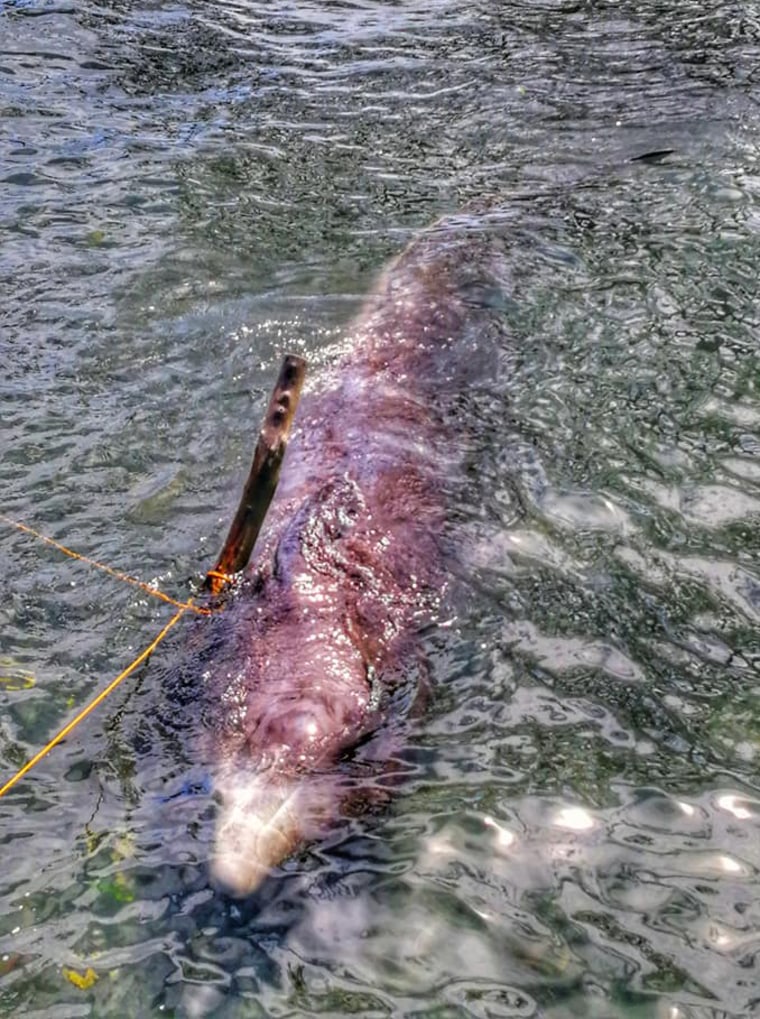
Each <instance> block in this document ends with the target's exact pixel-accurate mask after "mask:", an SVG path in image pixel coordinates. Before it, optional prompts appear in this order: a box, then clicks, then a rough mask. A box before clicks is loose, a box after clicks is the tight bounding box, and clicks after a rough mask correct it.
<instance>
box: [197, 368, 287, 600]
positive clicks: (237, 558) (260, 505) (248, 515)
mask: <svg viewBox="0 0 760 1019" xmlns="http://www.w3.org/2000/svg"><path fill="white" fill-rule="evenodd" d="M305 374H306V361H305V360H304V359H303V358H302V357H298V356H297V355H296V354H286V355H285V357H284V358H283V361H282V367H281V368H280V374H279V375H278V377H277V382H276V383H275V387H274V390H273V392H272V397H271V399H270V401H269V406H268V407H267V412H266V415H265V417H264V423H263V425H262V427H261V432H260V433H259V439H258V442H257V443H256V450H255V452H254V454H253V463H252V464H251V471H250V473H249V475H248V480H247V481H246V483H245V487H244V488H243V495H242V498H241V499H240V505H239V506H238V510H237V513H236V514H235V519H234V520H233V521H232V526H231V527H230V532H229V534H228V535H227V540H226V541H225V543H224V547H223V548H222V551H221V553H220V554H219V559H218V560H217V563H216V566H215V567H214V568H213V570H209V572H208V573H207V574H206V581H205V586H206V588H207V589H208V590H209V591H211V592H212V594H219V592H220V591H222V590H223V589H224V588H225V587H226V586H227V584H228V583H229V582H230V580H231V579H232V577H233V576H234V575H235V574H236V573H239V572H240V571H241V570H243V569H245V567H246V566H247V565H248V560H249V559H250V558H251V552H252V551H253V546H254V544H255V543H256V538H257V537H258V535H259V531H260V530H261V525H262V524H263V523H264V518H265V517H266V514H267V510H268V509H269V504H270V503H271V501H272V497H273V495H274V493H275V489H276V488H277V481H278V478H279V476H280V466H281V465H282V460H283V457H284V456H285V450H286V448H287V444H288V436H289V435H290V428H291V425H292V424H293V418H294V417H295V413H296V407H297V406H298V400H299V398H300V396H301V387H302V386H303V380H304V376H305Z"/></svg>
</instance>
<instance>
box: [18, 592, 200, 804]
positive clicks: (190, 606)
mask: <svg viewBox="0 0 760 1019" xmlns="http://www.w3.org/2000/svg"><path fill="white" fill-rule="evenodd" d="M193 609H195V606H194V605H193V604H192V602H186V603H185V604H184V605H181V606H180V608H179V610H178V611H177V612H175V613H174V615H173V616H172V618H171V619H170V620H169V622H168V623H167V624H166V626H165V627H164V628H163V630H161V632H160V633H159V634H158V636H156V637H155V638H154V639H153V640H152V641H151V642H150V644H149V645H148V646H147V647H146V648H145V650H144V651H141V652H140V654H139V655H138V656H137V658H135V660H134V661H133V662H132V663H131V664H130V665H128V666H127V667H126V669H124V671H123V672H120V673H119V675H118V676H117V677H116V679H113V680H111V682H110V683H109V684H108V686H107V687H106V688H105V690H101V692H100V693H99V694H98V695H97V697H94V698H93V699H92V700H91V701H90V703H89V704H87V705H86V706H85V707H84V708H82V710H81V711H80V712H79V713H78V714H77V716H76V718H74V719H73V720H72V721H71V722H69V723H68V725H65V726H64V727H63V728H62V729H61V731H60V732H59V733H58V734H57V735H56V736H54V737H53V738H52V739H51V740H50V742H49V743H48V744H47V745H46V746H44V747H43V748H42V750H40V751H39V753H36V754H35V755H34V757H32V758H31V760H29V761H27V762H26V764H25V765H24V767H23V768H21V769H20V770H19V771H17V772H16V774H15V775H14V776H13V778H11V779H9V781H7V782H6V783H5V785H4V786H3V787H2V789H0V797H2V796H4V795H5V794H6V793H7V792H8V790H9V789H12V788H13V786H14V785H15V784H16V783H17V782H18V781H19V779H22V778H23V777H24V775H26V773H27V772H28V771H31V770H32V768H33V767H34V766H35V764H38V763H39V762H40V761H41V760H42V758H43V757H44V756H45V754H47V753H48V752H49V751H50V750H52V749H53V747H54V746H57V745H58V744H59V743H60V742H61V740H63V739H65V738H66V737H67V736H68V734H69V733H70V732H71V731H72V729H74V728H75V727H76V726H77V725H79V723H80V722H81V721H82V720H83V719H85V718H87V716H88V715H89V714H90V712H92V711H94V710H95V708H97V706H98V705H99V704H100V703H101V702H102V701H104V700H105V699H106V697H108V695H109V694H110V693H112V691H114V690H115V689H116V687H117V686H118V685H119V683H121V681H122V680H123V679H126V678H127V676H129V675H131V674H132V673H133V672H134V671H135V669H136V668H137V666H138V665H140V664H141V663H142V662H144V661H145V659H146V658H147V657H148V656H149V655H150V654H151V652H152V651H154V650H155V649H156V648H157V647H158V645H159V644H160V643H161V641H162V640H163V639H164V637H165V636H166V635H167V633H168V632H169V630H171V628H172V627H173V626H175V625H176V624H177V623H178V622H179V621H180V619H181V618H182V616H184V614H185V613H186V612H188V611H192V610H193Z"/></svg>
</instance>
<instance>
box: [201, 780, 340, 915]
mask: <svg viewBox="0 0 760 1019" xmlns="http://www.w3.org/2000/svg"><path fill="white" fill-rule="evenodd" d="M321 778H323V776H319V775H303V776H300V775H296V776H293V777H283V776H281V775H275V774H273V773H272V772H270V771H262V772H260V773H257V774H254V775H251V774H250V773H245V772H236V773H231V774H228V775H226V776H223V777H221V778H219V779H217V782H216V790H217V793H218V795H219V798H220V804H219V807H218V815H217V821H216V832H215V843H214V848H213V851H212V856H211V877H212V880H213V882H214V884H215V885H216V886H217V887H218V888H220V889H221V890H223V891H225V892H226V893H227V894H229V895H233V896H236V897H242V896H245V895H250V894H251V893H252V892H254V891H255V890H256V889H257V888H258V886H259V885H260V884H261V883H262V882H263V881H264V879H265V878H266V877H267V875H268V874H269V873H270V872H271V870H272V868H273V867H276V866H277V865H278V864H280V863H282V862H283V861H284V860H285V859H286V858H287V857H288V856H290V855H291V854H292V853H293V852H294V850H295V849H297V848H298V846H299V845H301V844H302V843H303V842H304V841H305V840H307V839H309V838H311V837H313V836H314V835H315V834H316V833H317V832H318V830H319V828H320V827H321V825H322V824H323V823H324V820H325V818H326V817H327V816H328V814H329V812H330V810H334V809H335V804H334V802H333V801H334V798H335V794H334V791H332V789H331V785H332V783H330V782H329V781H328V780H327V779H326V777H324V781H320V779H321Z"/></svg>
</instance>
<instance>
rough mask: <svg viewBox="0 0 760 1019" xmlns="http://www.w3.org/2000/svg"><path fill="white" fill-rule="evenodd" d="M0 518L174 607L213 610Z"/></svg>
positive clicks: (0, 515)
mask: <svg viewBox="0 0 760 1019" xmlns="http://www.w3.org/2000/svg"><path fill="white" fill-rule="evenodd" d="M0 520H2V521H3V522H4V523H6V524H8V526H9V527H15V528H16V530H17V531H23V532H24V534H31V535H32V537H34V538H39V539H40V541H44V542H45V544H46V545H50V546H51V547H52V548H55V549H57V550H58V551H59V552H63V554H64V555H67V556H69V557H70V558H71V559H78V560H79V562H82V563H87V565H88V566H94V567H95V568H96V569H98V570H103V572H104V573H107V574H108V575H109V576H111V577H116V579H117V580H123V581H124V582H125V583H127V584H134V586H135V587H139V588H140V589H141V590H142V591H145V593H146V594H150V595H152V596H153V597H154V598H159V599H160V600H161V601H163V602H166V603H167V604H168V605H173V606H174V607H175V608H176V609H189V610H190V611H191V612H195V613H196V614H197V615H199V616H208V615H211V613H212V612H213V609H203V608H199V607H198V606H197V605H193V603H192V601H186V602H183V601H177V600H176V599H175V598H171V597H170V596H169V595H168V594H164V592H163V591H159V590H157V588H155V587H151V585H150V584H146V583H145V582H144V581H142V580H138V579H137V577H130V575H129V574H128V573H121V572H120V571H119V570H114V569H112V567H110V566H106V565H105V564H104V563H99V562H98V561H97V560H96V559H90V558H89V556H86V555H82V554H81V552H74V551H73V550H72V549H70V548H66V546H65V545H61V543H60V542H58V541H55V540H54V539H53V538H48V537H47V535H45V534H41V533H40V532H39V531H35V529H34V528H33V527H30V526H29V525H28V524H22V523H20V522H19V521H18V520H12V519H11V518H10V517H7V516H6V515H5V514H4V513H0Z"/></svg>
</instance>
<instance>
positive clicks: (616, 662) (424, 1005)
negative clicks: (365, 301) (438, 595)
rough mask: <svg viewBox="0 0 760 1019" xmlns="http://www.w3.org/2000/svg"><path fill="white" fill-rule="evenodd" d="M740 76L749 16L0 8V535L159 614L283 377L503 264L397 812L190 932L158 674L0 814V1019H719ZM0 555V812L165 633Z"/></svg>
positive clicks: (197, 792) (754, 906)
mask: <svg viewBox="0 0 760 1019" xmlns="http://www.w3.org/2000/svg"><path fill="white" fill-rule="evenodd" d="M759 66H760V13H759V12H758V10H757V9H756V7H755V5H753V4H743V5H737V4H731V3H726V4H721V5H712V6H710V5H704V4H703V3H701V2H696V0H694V2H691V0H678V2H672V3H670V4H662V3H654V0H642V2H639V3H636V4H634V3H626V2H619V3H614V4H613V3H596V4H593V5H591V4H579V3H575V2H562V0H545V2H543V3H535V2H534V3H520V4H516V3H503V2H502V3H498V4H497V3H494V2H490V0H482V2H480V3H462V2H428V3H424V4H423V3H417V2H413V3H401V2H397V3H385V4H382V3H379V2H372V0H362V2H358V0H355V2H348V0H345V2H329V3H328V2H324V3H320V4H317V3H310V4H305V3H299V4H288V3H284V2H278V0H274V2H272V3H267V4H261V5H259V4H255V3H246V2H242V0H241V2H237V3H230V2H217V3H215V4H213V5H212V4H206V3H201V2H196V3H190V4H179V3H178V4H176V5H171V6H167V5H166V4H159V3H145V4H143V5H141V6H139V7H138V6H133V5H130V4H126V3H114V4H113V5H110V6H109V5H106V4H94V3H90V4H81V3H67V2H66V0H61V2H56V0H51V2H38V0H24V2H22V0H17V2H15V3H11V2H8V0H0V231H2V245H1V246H0V277H1V278H2V290H3V298H4V299H3V301H2V304H1V305H0V356H1V357H2V364H3V366H4V371H3V373H2V376H1V377H0V393H1V394H2V404H1V407H2V425H3V427H2V447H1V448H2V465H1V468H0V480H1V482H2V493H3V495H2V512H3V513H6V514H9V515H10V516H12V517H15V518H19V519H22V520H25V521H27V522H30V523H32V524H34V525H35V526H38V527H39V528H40V529H42V530H44V531H45V532H46V533H48V534H51V535H53V536H54V537H55V538H57V539H58V540H59V541H62V542H64V543H65V544H67V545H69V546H71V547H73V548H76V549H77V550H79V551H81V552H84V553H86V554H90V555H92V556H95V557H96V558H98V559H100V560H103V561H105V562H108V563H109V564H110V565H112V566H113V567H116V568H119V569H122V570H125V571H127V572H130V573H137V574H139V575H140V576H141V577H143V578H144V579H148V580H155V581H156V582H157V583H158V584H160V586H161V587H162V588H163V589H165V590H168V591H170V592H172V593H174V594H177V595H179V596H180V597H184V596H186V595H187V593H188V591H189V579H190V578H191V577H193V576H196V575H197V574H198V573H200V572H201V571H202V570H203V569H205V568H207V567H208V566H209V565H210V563H211V560H212V559H213V557H214V555H215V553H216V551H217V549H218V546H219V543H220V539H221V537H222V535H223V532H224V530H225V528H226V525H227V522H228V520H229V516H230V512H231V510H232V508H233V507H234V504H235V500H236V497H237V492H238V486H239V484H240V482H241V479H242V477H243V476H244V474H245V471H246V469H247V465H248V460H249V456H250V448H251V434H252V431H253V428H254V427H255V423H256V422H257V421H258V419H259V416H260V413H261V411H262V409H263V405H264V402H265V400H266V396H267V391H268V388H269V386H270V385H271V382H272V379H273V375H274V372H275V370H276V366H277V363H278V361H279V356H280V353H281V352H282V350H283V349H284V348H289V349H295V350H298V351H301V352H303V353H305V354H306V356H307V357H308V358H309V360H310V363H311V364H312V365H313V366H315V368H318V367H319V365H321V364H325V363H329V362H330V361H331V359H332V358H334V356H335V351H336V349H337V347H338V345H339V341H340V337H341V330H342V328H343V327H344V326H345V324H346V323H347V322H348V321H349V319H350V317H351V315H352V313H353V312H354V311H355V310H356V308H357V307H358V306H359V304H360V302H361V297H362V295H363V294H364V293H366V291H367V290H368V288H369V287H370V285H371V282H372V280H373V278H374V277H375V274H376V273H377V271H378V269H379V267H380V266H381V265H382V264H383V262H384V261H385V259H386V258H387V257H388V256H390V255H391V254H393V253H394V252H397V251H398V250H399V249H400V248H401V247H402V246H403V244H404V243H405V241H406V240H407V239H408V238H409V237H410V236H412V234H413V233H414V232H415V230H417V229H419V228H420V227H422V226H424V225H425V224H427V223H429V222H431V221H432V220H434V219H435V218H436V217H438V216H440V215H442V214H446V213H453V212H455V211H456V210H458V209H461V208H463V207H465V206H466V205H467V204H468V203H471V202H472V201H473V200H482V199H484V198H487V199H488V201H489V202H490V203H491V204H492V205H493V206H494V207H497V208H498V209H500V210H501V218H502V219H501V221H502V222H506V223H508V224H509V226H510V229H511V230H513V235H514V242H513V244H512V245H511V246H510V267H511V274H512V276H513V281H514V284H513V288H512V291H511V293H510V294H509V295H508V299H506V300H504V304H503V308H502V309H500V310H501V312H502V313H503V314H504V315H505V316H507V317H508V319H509V322H510V329H511V334H512V336H513V343H512V345H510V346H508V347H504V348H500V349H499V350H496V351H486V352H485V353H486V354H488V353H490V354H493V355H494V360H495V363H496V365H497V369H496V370H495V371H494V373H493V376H492V378H490V379H489V380H488V381H485V382H482V383H481V384H480V385H479V386H477V387H475V388H471V389H468V391H467V392H466V393H463V394H462V399H461V412H462V416H463V420H465V421H466V423H467V425H466V428H467V463H466V473H465V474H464V475H463V477H465V478H466V479H467V499H466V501H465V503H464V505H462V506H460V507H459V509H458V510H457V512H456V513H455V514H453V515H452V533H455V534H457V535H459V536H460V537H459V541H460V545H461V556H462V564H461V566H460V568H459V572H458V577H457V589H458V600H457V607H458V614H457V616H456V618H454V619H452V620H451V623H450V625H449V626H447V627H443V628H441V629H440V630H438V631H436V632H434V633H432V634H430V636H429V638H428V645H429V646H428V650H429V662H430V671H431V673H432V677H433V680H434V694H433V697H432V700H431V703H430V704H429V706H428V709H427V712H426V714H425V716H424V717H423V718H422V719H421V720H420V721H419V723H417V724H416V725H415V727H414V729H413V731H412V733H411V734H410V741H409V747H408V750H407V751H405V755H404V771H405V776H404V778H403V781H401V782H399V784H398V787H397V789H396V793H395V798H394V802H393V805H392V806H391V808H390V809H389V810H387V811H386V812H381V813H380V814H379V815H377V816H371V817H365V818H358V819H353V820H351V821H347V822H346V824H345V825H344V826H343V827H341V828H340V829H339V830H337V831H336V832H335V833H333V834H332V835H331V836H330V837H329V838H327V839H326V840H325V841H324V842H323V843H320V844H319V845H315V846H313V847H311V848H310V850H309V851H308V852H306V853H304V854H303V855H302V856H301V857H299V858H297V859H295V860H292V861H290V862H289V863H288V864H287V865H286V866H285V867H284V868H283V869H282V871H281V872H278V873H277V874H276V875H274V876H273V878H272V879H271V881H270V882H268V883H267V884H266V885H265V887H264V888H263V889H262V890H261V892H260V893H259V894H258V895H257V896H255V897H253V898H252V899H251V900H249V901H245V902H238V903H234V902H230V901H229V900H226V899H224V898H223V897H221V896H218V895H215V894H214V893H213V892H212V891H211V890H210V888H209V886H208V881H207V876H206V870H205V864H206V857H207V852H208V845H209V838H210V821H211V813H212V809H213V807H212V803H211V800H210V797H209V794H208V792H207V791H206V786H205V776H204V774H203V772H202V769H199V767H198V766H197V764H196V763H195V762H194V761H193V760H192V758H191V757H190V756H189V755H188V753H187V751H186V747H185V746H184V745H183V743H182V740H181V739H180V738H179V737H178V736H177V734H176V733H175V732H173V730H172V727H171V725H170V724H165V725H164V724H163V723H161V722H156V723H155V726H154V731H155V732H158V734H159V736H160V738H155V739H153V740H150V741H147V740H145V739H144V738H142V734H143V728H142V726H141V721H142V720H143V719H144V718H146V717H150V718H159V719H160V717H161V716H160V712H159V710H158V709H159V708H160V706H161V703H162V690H163V689H164V684H165V683H166V682H168V680H169V677H171V676H172V675H176V673H177V670H178V669H179V670H181V668H182V664H183V663H184V662H185V661H186V659H187V643H186V641H185V642H183V638H182V634H176V635H174V636H172V638H171V639H170V640H169V641H168V642H167V645H166V646H165V647H164V648H163V649H162V651H161V652H160V653H158V654H157V655H155V656H154V658H153V659H152V660H151V661H150V663H149V664H148V665H147V666H146V667H145V668H144V669H143V670H142V671H141V672H140V674H139V675H138V676H136V677H134V678H133V679H132V680H130V681H128V682H127V683H126V684H125V685H124V686H123V687H122V688H121V689H120V691H119V692H118V693H117V694H115V695H113V697H112V698H111V699H110V701H109V702H108V703H107V704H106V706H105V707H104V708H103V709H102V710H101V711H100V712H99V713H98V714H96V715H94V716H93V717H92V718H91V719H90V720H89V721H88V722H86V723H85V724H84V725H83V726H82V727H81V728H79V729H78V730H77V732H76V733H75V734H74V735H73V736H72V737H71V738H70V739H69V740H68V741H67V742H66V743H65V745H64V746H62V747H60V748H58V749H57V750H55V751H54V752H53V753H52V754H51V755H50V756H49V757H48V758H47V759H46V760H45V761H44V762H43V763H42V764H41V765H39V766H38V768H37V769H36V770H35V771H34V772H33V773H32V775H31V776H30V777H29V778H28V779H27V780H25V781H24V782H23V783H22V784H21V785H20V786H18V787H17V789H16V790H14V791H13V792H12V793H11V794H9V795H8V797H7V798H5V799H3V801H2V803H0V816H1V817H2V828H1V829H0V832H1V835H0V838H1V839H2V844H3V850H4V853H3V867H2V871H1V873H0V902H1V904H2V905H1V908H0V974H2V975H1V976H0V1012H1V1013H2V1014H4V1015H24V1016H35V1017H37V1016H47V1015H50V1016H52V1015H55V1016H56V1017H60V1016H62V1015H65V1016H90V1015H92V1016H124V1015H134V1016H147V1015H151V1016H152V1015H156V1016H159V1015H175V1016H188V1017H196V1016H246V1017H248V1016H277V1017H285V1016H309V1015H317V1014H321V1015H329V1016H343V1015H349V1014H350V1015H360V1016H367V1017H373V1019H374V1017H376V1016H414V1017H423V1016H425V1017H436V1019H444V1017H445V1019H449V1017H465V1016H466V1017H470V1016H472V1017H484V1019H485V1017H490V1019H494V1017H506V1016H521V1017H523V1016H526V1017H527V1016H535V1017H539V1016H540V1017H542V1019H566V1017H574V1016H578V1017H592V1019H633V1017H635V1019H650V1017H651V1019H718V1017H720V1019H726V1017H740V1016H741V1017H744V1016H752V1015H755V1014H756V1013H757V1011H758V1010H760V975H759V974H758V970H757V964H756V959H757V949H758V946H760V907H758V900H759V898H760V897H759V896H758V891H759V890H760V888H759V886H760V879H759V878H758V868H760V838H759V837H758V829H759V828H760V773H759V772H758V739H759V738H760V723H759V722H758V710H759V709H760V681H759V679H758V671H759V669H760V666H759V664H758V663H760V638H759V637H758V616H759V615H760V566H759V565H758V555H759V554H760V537H759V535H758V528H757V523H758V515H759V514H760V396H759V395H758V389H757V387H758V379H759V378H760V375H759V368H760V364H759V361H758V354H757V330H758V311H757V287H756V279H757V276H758V270H759V268H760V248H759V247H758V243H757V239H756V237H757V230H758V224H760V209H759V207H758V194H759V193H760V177H759V176H758V153H759V152H760V123H759V118H758V95H759V94H758V86H757V84H756V80H757V76H758V67H759ZM662 150H671V151H670V152H669V154H662ZM658 153H660V154H659V155H658ZM639 157H647V158H639ZM314 377H315V378H318V371H315V372H314ZM0 556H1V558H0V562H2V565H3V569H4V572H5V575H6V585H5V598H4V599H3V602H2V606H0V622H1V624H2V631H1V632H2V639H1V640H2V642H1V644H0V654H1V656H2V662H1V663H0V664H2V668H1V669H0V701H1V702H2V715H0V764H1V765H2V772H3V774H4V775H9V774H10V773H11V772H12V771H13V770H14V769H15V768H16V767H18V766H19V765H20V764H21V763H22V762H23V760H25V759H26V757H27V756H29V754H31V753H32V752H33V751H34V750H36V749H38V748H39V747H40V746H41V745H42V744H43V743H44V741H45V740H46V739H47V738H48V737H49V736H50V735H51V734H52V733H53V732H54V731H55V730H56V729H57V728H58V727H59V726H60V725H62V724H63V723H64V722H65V721H66V720H67V719H68V718H70V717H71V715H72V713H73V711H74V710H75V708H76V706H79V705H81V704H83V703H84V702H85V701H86V699H87V698H88V697H89V696H90V695H91V694H93V693H94V692H95V690H97V689H100V688H101V687H102V686H103V685H105V683H106V682H107V681H108V680H109V679H110V678H112V677H113V676H114V675H115V674H116V673H117V672H118V671H119V669H120V668H122V667H123V666H124V665H125V664H126V663H127V662H128V661H129V659H130V657H132V655H134V654H135V653H136V652H137V650H139V649H140V648H141V647H143V646H144V645H145V644H146V643H147V641H148V640H149V639H150V638H151V637H152V636H153V635H154V633H155V632H156V631H157V630H158V629H159V628H160V626H161V625H162V623H163V622H164V621H165V620H166V619H167V618H168V616H167V611H166V610H165V609H163V608H161V607H160V606H158V604H157V603H154V602H152V601H150V602H149V601H148V600H147V598H146V597H144V596H143V595H142V594H140V593H134V592H133V591H132V589H130V588H126V587H124V586H122V585H119V584H117V583H116V582H115V581H113V580H111V579H110V578H108V577H106V576H104V575H102V574H98V573H96V572H93V571H91V570H88V569H87V568H86V567H84V566H82V565H79V564H76V563H74V562H72V561H70V560H67V559H63V558H62V557H61V556H60V555H59V554H58V553H56V552H54V551H52V550H49V549H45V548H44V547H42V546H40V545H39V544H36V543H34V542H32V541H30V540H29V539H28V538H27V537H25V536H23V535H21V534H19V533H17V532H14V531H11V530H10V529H9V528H6V527H3V528H2V529H0ZM185 632H187V631H185ZM162 725H163V728H162V727H161V726H162ZM89 969H91V970H92V973H91V974H90V975H89V979H88V980H85V981H84V982H85V983H88V982H90V981H92V979H93V978H96V979H95V980H94V983H92V984H91V986H85V987H80V986H77V984H76V982H74V981H72V976H73V975H75V974H79V975H80V976H82V975H84V974H87V973H88V970H89Z"/></svg>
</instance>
